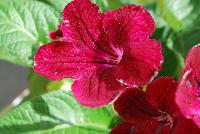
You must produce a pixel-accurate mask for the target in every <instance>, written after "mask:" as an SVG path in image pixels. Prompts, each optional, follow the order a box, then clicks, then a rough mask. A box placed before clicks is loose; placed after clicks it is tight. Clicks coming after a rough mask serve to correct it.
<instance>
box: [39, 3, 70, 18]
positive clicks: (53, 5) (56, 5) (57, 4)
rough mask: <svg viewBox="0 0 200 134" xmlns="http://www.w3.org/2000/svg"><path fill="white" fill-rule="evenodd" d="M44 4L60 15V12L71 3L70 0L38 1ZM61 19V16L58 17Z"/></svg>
mask: <svg viewBox="0 0 200 134" xmlns="http://www.w3.org/2000/svg"><path fill="white" fill-rule="evenodd" d="M38 1H42V2H44V3H47V4H49V5H51V6H52V7H54V8H55V9H56V10H58V11H59V12H60V13H61V12H62V10H63V8H64V7H65V6H66V5H67V4H68V3H69V2H71V0H38ZM60 17H61V16H60Z"/></svg>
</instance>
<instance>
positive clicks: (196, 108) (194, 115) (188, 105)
mask: <svg viewBox="0 0 200 134" xmlns="http://www.w3.org/2000/svg"><path fill="white" fill-rule="evenodd" d="M199 66H200V45H196V46H195V47H193V48H192V49H191V50H190V52H189V53H188V55H187V58H186V61H185V65H184V69H183V73H182V77H181V82H180V84H179V86H178V88H177V92H176V103H177V105H178V106H179V108H180V110H181V111H182V113H183V115H184V116H185V117H187V118H191V119H193V120H194V122H195V123H196V124H197V125H198V126H199V127H200V69H199Z"/></svg>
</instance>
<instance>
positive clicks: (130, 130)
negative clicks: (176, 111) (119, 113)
mask: <svg viewBox="0 0 200 134" xmlns="http://www.w3.org/2000/svg"><path fill="white" fill-rule="evenodd" d="M158 125H159V124H158V122H156V121H155V120H148V121H139V122H124V123H122V124H119V125H117V126H116V127H115V128H113V129H112V131H111V133H110V134H155V133H156V129H157V126H158Z"/></svg>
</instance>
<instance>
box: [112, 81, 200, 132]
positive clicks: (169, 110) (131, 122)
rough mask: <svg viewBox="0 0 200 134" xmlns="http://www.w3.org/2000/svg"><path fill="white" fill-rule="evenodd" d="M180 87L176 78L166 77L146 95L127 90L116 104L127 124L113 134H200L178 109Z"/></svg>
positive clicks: (153, 84) (114, 130) (138, 91)
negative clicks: (177, 96) (177, 101)
mask: <svg viewBox="0 0 200 134" xmlns="http://www.w3.org/2000/svg"><path fill="white" fill-rule="evenodd" d="M177 84H178V83H177V82H176V81H174V80H173V78H169V77H162V78H159V79H157V80H156V81H154V82H152V83H150V84H149V85H147V88H146V92H144V91H142V90H139V89H136V88H134V89H130V90H126V91H125V92H124V93H123V94H122V95H121V96H120V97H119V98H118V99H117V101H115V103H114V105H115V109H116V111H117V112H118V113H119V115H120V116H122V117H123V118H124V120H125V121H124V123H122V124H120V125H118V126H117V127H115V128H114V129H113V130H112V132H111V134H132V133H133V134H135V133H136V134H199V133H200V129H199V128H198V127H197V126H196V125H195V124H194V123H193V121H192V120H189V119H186V118H184V117H183V116H182V114H181V112H180V111H179V109H178V107H177V106H176V103H175V100H174V97H175V91H176V87H177Z"/></svg>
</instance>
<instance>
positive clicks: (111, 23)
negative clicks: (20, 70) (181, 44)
mask: <svg viewBox="0 0 200 134" xmlns="http://www.w3.org/2000/svg"><path fill="white" fill-rule="evenodd" d="M62 19H63V20H62V24H61V30H62V32H63V36H64V39H65V40H64V41H54V42H51V43H49V44H47V45H44V46H41V47H40V48H39V50H38V52H37V53H36V55H35V66H34V70H35V71H36V72H37V73H39V74H41V75H43V76H46V77H48V78H49V79H52V80H60V79H63V78H66V77H67V78H74V79H75V81H74V84H73V85H72V91H73V93H74V95H75V97H76V98H77V100H78V101H79V102H80V103H81V104H82V105H85V106H88V107H99V106H103V105H106V104H108V103H110V102H111V101H113V100H114V99H115V98H116V97H117V96H118V95H119V94H120V93H121V92H122V91H123V89H124V88H122V85H124V86H128V87H137V86H142V85H144V84H146V83H148V82H149V81H150V80H151V79H152V77H153V76H154V74H155V73H156V72H157V71H158V70H160V69H161V65H162V63H163V57H162V47H161V44H160V43H159V42H158V41H156V40H153V39H149V37H150V36H151V35H152V33H153V31H154V27H155V24H154V20H153V18H152V16H151V15H150V13H149V12H148V11H147V10H145V9H144V8H142V7H141V6H135V5H129V6H125V7H123V8H120V9H118V10H115V11H108V12H105V13H100V12H99V8H98V7H97V6H96V5H95V4H93V3H91V2H90V1H89V0H74V1H72V2H71V3H69V4H68V5H67V6H66V7H65V8H64V10H63V18H62Z"/></svg>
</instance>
